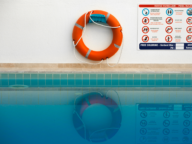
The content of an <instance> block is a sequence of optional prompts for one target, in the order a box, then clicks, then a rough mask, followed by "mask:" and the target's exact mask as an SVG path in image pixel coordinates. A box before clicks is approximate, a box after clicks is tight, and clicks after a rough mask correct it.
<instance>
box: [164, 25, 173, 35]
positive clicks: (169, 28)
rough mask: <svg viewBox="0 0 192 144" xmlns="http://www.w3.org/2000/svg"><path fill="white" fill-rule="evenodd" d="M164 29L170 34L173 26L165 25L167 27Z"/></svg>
mask: <svg viewBox="0 0 192 144" xmlns="http://www.w3.org/2000/svg"><path fill="white" fill-rule="evenodd" d="M165 31H166V33H168V34H170V33H172V31H173V28H172V27H171V26H167V27H166V28H165Z"/></svg>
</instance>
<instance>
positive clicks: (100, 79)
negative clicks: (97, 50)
mask: <svg viewBox="0 0 192 144" xmlns="http://www.w3.org/2000/svg"><path fill="white" fill-rule="evenodd" d="M104 83H105V81H104V74H98V75H97V86H103V85H104Z"/></svg>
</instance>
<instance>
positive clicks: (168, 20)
mask: <svg viewBox="0 0 192 144" xmlns="http://www.w3.org/2000/svg"><path fill="white" fill-rule="evenodd" d="M138 47H139V50H192V4H189V5H188V4H171V5H170V4H140V5H138Z"/></svg>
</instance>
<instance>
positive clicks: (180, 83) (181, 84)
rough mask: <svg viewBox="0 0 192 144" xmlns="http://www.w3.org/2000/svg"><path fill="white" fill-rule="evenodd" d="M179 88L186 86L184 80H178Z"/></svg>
mask: <svg viewBox="0 0 192 144" xmlns="http://www.w3.org/2000/svg"><path fill="white" fill-rule="evenodd" d="M177 86H182V87H183V86H184V80H183V79H178V80H177Z"/></svg>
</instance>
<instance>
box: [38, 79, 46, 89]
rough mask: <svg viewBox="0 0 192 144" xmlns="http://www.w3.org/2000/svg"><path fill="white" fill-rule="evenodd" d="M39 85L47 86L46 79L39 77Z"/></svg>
mask: <svg viewBox="0 0 192 144" xmlns="http://www.w3.org/2000/svg"><path fill="white" fill-rule="evenodd" d="M39 86H41V87H45V79H39Z"/></svg>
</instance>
